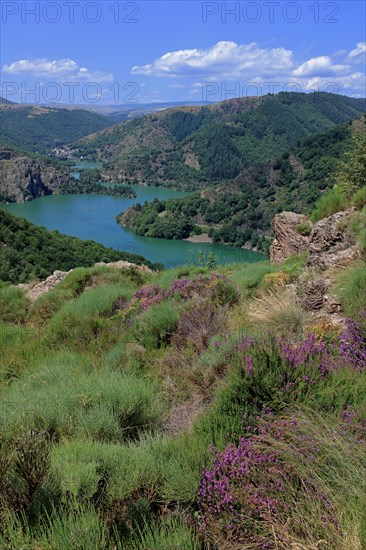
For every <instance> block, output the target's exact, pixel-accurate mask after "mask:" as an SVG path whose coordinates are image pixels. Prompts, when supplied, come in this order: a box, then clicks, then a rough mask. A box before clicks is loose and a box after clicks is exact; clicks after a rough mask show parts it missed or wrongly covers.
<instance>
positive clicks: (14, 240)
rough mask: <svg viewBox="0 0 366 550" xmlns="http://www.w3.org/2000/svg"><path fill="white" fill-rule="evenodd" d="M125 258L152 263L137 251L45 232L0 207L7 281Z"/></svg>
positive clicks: (2, 268) (0, 255)
mask: <svg viewBox="0 0 366 550" xmlns="http://www.w3.org/2000/svg"><path fill="white" fill-rule="evenodd" d="M118 260H127V261H129V262H133V263H135V264H139V265H147V266H149V267H153V265H152V264H151V263H150V262H149V261H148V260H146V259H145V258H143V257H142V256H139V255H137V254H129V253H127V252H118V251H117V250H112V249H111V248H107V247H105V246H103V245H101V244H99V243H96V242H94V241H82V240H80V239H77V238H76V237H69V236H66V235H62V234H60V233H59V232H58V231H48V230H47V229H45V228H44V227H38V226H37V225H34V224H32V223H30V222H28V221H27V220H25V219H23V218H18V217H16V216H13V215H12V214H9V213H8V212H6V210H5V209H4V208H3V207H1V206H0V280H2V281H7V282H11V283H20V282H25V281H28V279H29V278H30V277H33V278H39V279H43V278H45V277H47V276H48V275H50V274H51V273H53V271H55V270H63V271H68V270H70V269H73V268H74V267H89V266H93V265H94V264H95V263H96V262H115V261H118Z"/></svg>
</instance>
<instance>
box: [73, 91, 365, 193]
mask: <svg viewBox="0 0 366 550" xmlns="http://www.w3.org/2000/svg"><path fill="white" fill-rule="evenodd" d="M365 111H366V106H365V100H364V99H355V98H349V97H345V96H338V95H335V94H327V93H314V94H302V93H280V94H278V95H267V96H264V97H254V98H251V97H245V98H239V99H233V100H228V101H224V102H221V103H216V104H213V105H210V106H207V107H181V108H175V109H168V110H166V111H163V112H161V113H158V114H153V115H148V116H145V117H143V118H141V119H137V120H133V121H130V122H127V123H123V124H120V125H116V126H114V127H113V128H111V129H108V130H106V131H103V132H100V133H97V134H95V135H91V136H88V137H87V138H85V139H83V140H81V141H80V142H78V143H77V144H76V147H77V148H78V150H79V154H83V155H92V156H93V155H96V156H97V158H98V159H99V160H103V161H104V162H105V165H106V176H109V177H111V178H112V177H113V178H118V179H120V180H122V181H129V180H134V179H136V180H137V181H138V182H140V183H144V184H155V185H168V186H169V185H170V186H180V187H184V188H190V189H194V188H198V187H206V186H207V185H212V184H216V183H218V182H220V181H226V180H232V179H234V178H235V177H237V176H238V175H239V174H240V172H241V171H242V170H244V169H245V168H247V167H249V166H251V165H253V164H255V163H266V162H269V161H270V160H271V159H274V158H278V157H279V156H281V154H283V153H285V152H286V151H288V149H289V148H290V147H294V146H296V145H297V144H298V143H299V142H300V141H301V140H304V139H306V138H307V137H309V136H310V135H312V134H315V133H322V132H325V131H327V130H330V129H331V128H333V127H334V126H335V125H336V124H340V123H345V122H349V121H350V120H353V119H355V118H358V117H359V116H360V115H361V114H363V113H364V112H365Z"/></svg>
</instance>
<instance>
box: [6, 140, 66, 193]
mask: <svg viewBox="0 0 366 550" xmlns="http://www.w3.org/2000/svg"><path fill="white" fill-rule="evenodd" d="M0 153H1V155H0V200H5V201H9V202H24V201H29V200H33V199H35V198H37V197H42V196H44V195H51V194H52V192H53V191H54V190H55V189H56V188H58V187H59V186H60V185H63V184H64V183H68V182H69V181H70V177H69V176H68V174H66V173H64V172H62V171H60V170H57V169H56V168H54V167H53V166H49V165H47V164H45V163H44V162H42V161H39V160H36V159H32V158H30V157H25V156H19V154H17V153H15V154H14V153H13V152H12V151H10V150H9V151H5V150H2V151H0Z"/></svg>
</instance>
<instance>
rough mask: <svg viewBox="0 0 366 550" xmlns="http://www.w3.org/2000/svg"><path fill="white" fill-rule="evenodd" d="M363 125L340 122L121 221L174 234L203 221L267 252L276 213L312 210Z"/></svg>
mask: <svg viewBox="0 0 366 550" xmlns="http://www.w3.org/2000/svg"><path fill="white" fill-rule="evenodd" d="M362 125H363V128H364V127H365V118H364V117H362V118H361V119H357V121H355V122H354V123H353V124H352V125H349V124H343V125H337V126H335V127H334V128H332V129H331V130H328V131H327V132H325V133H323V134H318V135H312V136H311V137H309V138H307V139H306V140H304V141H303V142H302V143H301V144H300V145H299V146H297V147H294V148H292V149H290V150H288V151H287V152H286V153H284V154H283V155H282V156H281V157H279V158H278V159H277V160H275V161H270V162H267V163H259V164H253V165H252V166H249V167H248V168H246V169H244V170H243V171H241V172H240V174H239V175H238V176H237V177H236V178H234V179H233V180H232V181H231V182H225V183H219V184H217V185H216V186H215V187H214V188H212V187H207V188H206V189H205V190H203V191H202V192H201V193H195V194H193V195H190V196H188V197H185V198H183V199H172V200H168V201H155V202H152V203H149V204H145V205H143V206H141V205H136V207H135V208H130V209H129V210H127V211H126V213H125V214H124V215H123V216H121V217H119V218H118V221H119V222H120V223H122V225H124V226H127V227H130V228H132V229H133V230H134V231H136V232H137V233H138V234H139V235H144V236H150V237H163V238H170V239H171V238H186V237H188V236H189V235H190V234H191V233H192V232H193V233H194V232H199V231H200V229H199V227H197V226H204V227H206V228H209V234H210V236H212V238H213V239H214V240H216V241H223V242H227V243H232V244H235V245H237V246H243V245H246V246H252V247H257V248H259V249H260V250H263V251H265V252H266V251H267V250H268V245H269V242H270V239H271V236H272V234H271V225H270V224H271V220H272V218H273V217H274V216H275V214H276V213H278V212H280V211H282V210H292V211H295V212H303V213H309V212H310V211H311V210H312V208H313V206H314V204H315V202H316V200H317V199H318V198H319V197H320V195H321V193H322V192H323V191H324V190H326V189H329V188H331V187H332V186H333V184H334V175H335V171H336V167H337V163H338V162H339V161H340V160H341V159H342V157H343V155H344V153H345V152H346V151H347V150H348V148H349V147H350V146H351V143H352V130H353V129H354V128H357V130H358V131H362ZM195 226H196V227H195ZM207 230H208V229H206V231H207Z"/></svg>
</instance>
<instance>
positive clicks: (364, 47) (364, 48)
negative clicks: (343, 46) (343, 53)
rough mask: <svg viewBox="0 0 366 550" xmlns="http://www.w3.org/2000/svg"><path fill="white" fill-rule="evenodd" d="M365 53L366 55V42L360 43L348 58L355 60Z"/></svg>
mask: <svg viewBox="0 0 366 550" xmlns="http://www.w3.org/2000/svg"><path fill="white" fill-rule="evenodd" d="M365 53H366V42H358V43H357V46H356V48H355V49H354V50H352V51H350V52H349V54H348V57H349V58H350V59H354V58H355V57H358V56H359V55H361V54H365Z"/></svg>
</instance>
